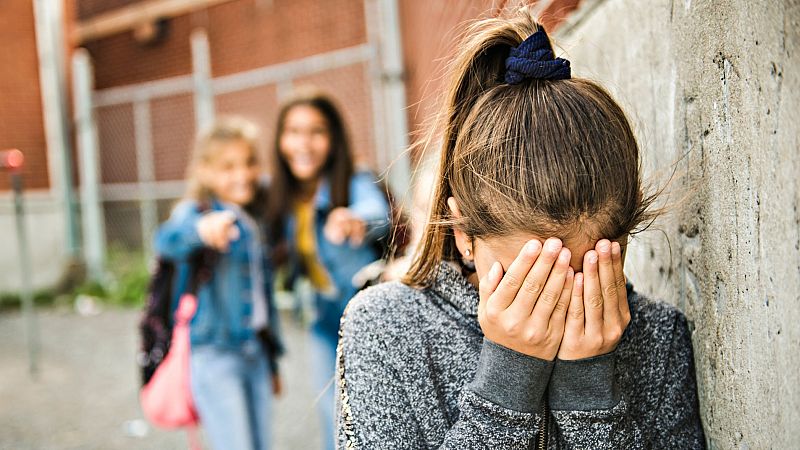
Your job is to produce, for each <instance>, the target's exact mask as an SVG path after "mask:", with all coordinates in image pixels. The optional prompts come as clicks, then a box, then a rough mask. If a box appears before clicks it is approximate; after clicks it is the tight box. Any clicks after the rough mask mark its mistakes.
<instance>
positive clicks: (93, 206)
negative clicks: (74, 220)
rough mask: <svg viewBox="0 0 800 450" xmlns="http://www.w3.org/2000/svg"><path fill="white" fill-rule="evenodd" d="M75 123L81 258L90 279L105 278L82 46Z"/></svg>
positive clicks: (76, 68)
mask: <svg viewBox="0 0 800 450" xmlns="http://www.w3.org/2000/svg"><path fill="white" fill-rule="evenodd" d="M72 72H73V81H74V83H73V92H74V93H75V124H76V126H77V142H78V157H79V159H80V167H79V169H80V174H81V188H80V189H81V220H82V222H83V248H84V252H83V253H84V258H85V259H86V266H87V271H88V275H89V279H91V280H93V281H97V282H102V281H104V280H105V260H106V246H105V234H106V233H105V224H104V218H103V206H102V202H101V199H100V163H99V158H98V139H97V126H96V124H95V120H94V114H92V88H93V84H94V83H93V80H92V78H93V77H92V63H91V60H90V58H89V53H88V52H87V51H86V50H85V49H82V48H81V49H78V50H76V51H75V54H74V56H73V57H72Z"/></svg>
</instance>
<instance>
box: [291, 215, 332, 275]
mask: <svg viewBox="0 0 800 450" xmlns="http://www.w3.org/2000/svg"><path fill="white" fill-rule="evenodd" d="M314 212H315V211H314V202H313V201H311V202H298V203H297V205H296V206H295V210H294V213H295V219H296V220H297V252H298V253H299V254H300V258H302V260H303V265H304V266H305V268H306V276H308V279H309V281H311V284H312V285H313V286H314V288H315V289H317V290H318V291H326V290H328V289H329V288H330V286H331V282H330V279H329V278H328V272H327V271H326V270H325V267H323V266H322V264H321V263H320V262H319V258H318V257H317V239H316V233H315V230H314V219H315V217H314Z"/></svg>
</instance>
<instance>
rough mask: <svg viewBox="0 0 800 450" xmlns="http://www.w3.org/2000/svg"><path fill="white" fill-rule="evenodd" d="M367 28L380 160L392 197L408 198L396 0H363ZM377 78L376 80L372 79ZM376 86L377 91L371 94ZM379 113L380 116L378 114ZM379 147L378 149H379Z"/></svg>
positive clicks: (409, 170) (404, 106)
mask: <svg viewBox="0 0 800 450" xmlns="http://www.w3.org/2000/svg"><path fill="white" fill-rule="evenodd" d="M365 9H366V10H367V26H368V27H369V28H370V30H369V34H370V39H371V40H372V41H373V43H374V45H377V46H378V54H377V62H378V65H379V73H377V74H375V73H373V75H372V76H373V93H372V95H373V96H375V95H376V94H377V95H379V96H380V100H376V99H373V107H377V108H381V109H382V110H383V111H377V112H376V114H375V119H376V121H377V120H378V119H379V118H380V117H383V121H382V122H383V123H382V125H383V126H382V127H381V128H382V131H383V139H384V145H382V146H381V147H382V148H383V149H384V151H385V155H383V158H379V160H382V161H385V163H386V164H387V168H388V178H389V185H390V186H391V187H392V189H393V190H394V193H395V195H397V196H398V197H399V198H401V199H404V198H405V197H407V196H408V194H409V192H408V189H409V182H410V177H411V163H410V161H409V158H408V154H407V152H406V150H407V149H408V117H407V116H406V91H405V84H404V83H403V72H404V67H403V52H402V44H401V35H400V18H399V12H398V8H397V1H396V0H366V4H365ZM375 77H377V79H376V78H375ZM375 87H378V92H375ZM381 113H382V114H381ZM379 148H380V147H379Z"/></svg>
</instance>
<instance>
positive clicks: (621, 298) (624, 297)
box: [611, 242, 631, 323]
mask: <svg viewBox="0 0 800 450" xmlns="http://www.w3.org/2000/svg"><path fill="white" fill-rule="evenodd" d="M611 262H612V265H613V267H614V279H615V280H616V285H617V298H618V300H617V301H618V302H619V312H620V314H621V315H622V318H623V319H624V320H625V321H626V323H627V322H628V321H630V318H631V311H630V308H629V306H628V290H627V288H626V287H625V273H624V272H623V271H622V247H621V246H620V245H619V242H612V243H611Z"/></svg>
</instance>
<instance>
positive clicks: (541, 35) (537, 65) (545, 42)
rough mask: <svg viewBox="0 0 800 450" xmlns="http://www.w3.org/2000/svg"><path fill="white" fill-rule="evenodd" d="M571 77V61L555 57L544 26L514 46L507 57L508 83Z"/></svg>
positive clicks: (506, 78)
mask: <svg viewBox="0 0 800 450" xmlns="http://www.w3.org/2000/svg"><path fill="white" fill-rule="evenodd" d="M569 78H571V70H570V67H569V61H567V60H566V59H564V58H555V54H554V53H553V47H552V46H550V39H548V38H547V33H545V31H544V28H542V27H541V26H539V28H538V30H537V31H536V33H533V34H532V35H530V36H528V38H527V39H525V40H524V41H522V43H521V44H519V46H518V47H512V48H511V53H510V54H509V55H508V58H506V77H505V80H506V83H508V84H519V83H521V82H522V80H525V79H534V80H566V79H569Z"/></svg>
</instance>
